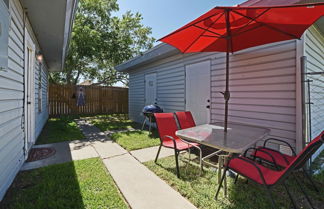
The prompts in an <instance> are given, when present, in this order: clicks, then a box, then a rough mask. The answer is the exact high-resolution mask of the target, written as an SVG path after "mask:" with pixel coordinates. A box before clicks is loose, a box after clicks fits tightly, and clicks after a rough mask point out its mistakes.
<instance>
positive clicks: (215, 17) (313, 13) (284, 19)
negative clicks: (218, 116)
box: [160, 3, 324, 131]
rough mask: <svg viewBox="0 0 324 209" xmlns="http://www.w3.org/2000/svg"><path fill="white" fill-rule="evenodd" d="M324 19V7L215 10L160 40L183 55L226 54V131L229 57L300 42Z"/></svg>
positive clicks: (224, 8) (322, 4)
mask: <svg viewBox="0 0 324 209" xmlns="http://www.w3.org/2000/svg"><path fill="white" fill-rule="evenodd" d="M323 15H324V3H317V4H303V5H291V6H275V7H215V8H213V9H212V10H210V11H209V12H207V13H205V14H204V15H202V16H200V17H199V18H197V19H196V20H194V21H192V22H190V23H189V24H187V25H185V26H183V27H181V28H180V29H178V30H176V31H175V32H173V33H171V34H169V35H167V36H165V37H164V38H162V39H160V41H163V42H165V43H168V44H170V45H172V46H174V47H176V48H178V49H179V50H180V51H181V52H183V53H191V52H226V53H227V55H226V88H225V91H224V92H222V94H223V95H224V99H225V131H227V118H228V102H229V99H230V92H229V53H234V52H236V51H239V50H243V49H246V48H250V47H254V46H259V45H263V44H268V43H273V42H278V41H285V40H290V39H299V38H300V37H301V36H302V35H303V33H304V32H305V30H306V29H307V28H309V27H310V26H311V25H312V24H313V23H314V22H316V20H318V19H319V18H320V17H321V16H323Z"/></svg>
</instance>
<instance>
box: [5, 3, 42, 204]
mask: <svg viewBox="0 0 324 209" xmlns="http://www.w3.org/2000/svg"><path fill="white" fill-rule="evenodd" d="M9 12H10V26H9V44H8V69H7V72H0V170H1V173H0V200H1V199H2V198H3V196H4V194H5V192H6V190H7V189H8V187H9V186H10V184H11V183H12V181H13V180H14V178H15V176H16V174H17V173H18V171H19V169H20V167H21V166H22V164H23V162H24V160H25V155H24V142H25V133H24V124H23V122H24V118H23V112H24V21H23V18H24V15H23V8H22V6H21V4H20V2H19V1H18V0H11V1H9ZM35 44H36V45H37V43H35ZM35 66H36V67H37V63H36V65H35ZM35 71H36V72H37V69H36V70H35ZM43 73H45V74H47V73H46V69H45V68H44V70H43ZM35 76H36V77H37V79H38V76H37V75H35ZM43 79H44V81H43V86H44V88H43V94H46V93H45V91H46V90H47V80H46V79H47V75H46V76H43ZM45 80H46V81H45ZM36 86H37V85H35V87H36ZM35 92H36V94H37V91H35ZM43 98H45V99H44V100H43V103H44V102H45V103H44V104H43V105H44V107H46V106H47V105H46V101H47V99H46V96H45V97H43ZM36 99H37V95H36ZM36 104H37V102H36ZM36 108H37V106H36ZM37 113H38V111H36V114H37ZM46 119H47V108H43V113H41V114H38V115H37V118H36V121H37V124H38V125H37V130H35V131H36V132H37V133H39V132H40V130H41V127H42V126H43V124H44V123H45V121H46Z"/></svg>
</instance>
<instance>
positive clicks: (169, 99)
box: [129, 53, 215, 122]
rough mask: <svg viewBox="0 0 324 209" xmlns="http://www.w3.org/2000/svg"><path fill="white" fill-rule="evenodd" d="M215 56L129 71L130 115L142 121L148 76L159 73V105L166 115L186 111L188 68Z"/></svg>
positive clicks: (179, 58) (182, 58)
mask: <svg viewBox="0 0 324 209" xmlns="http://www.w3.org/2000/svg"><path fill="white" fill-rule="evenodd" d="M214 55H215V53H201V54H195V55H193V54H186V55H176V56H173V57H170V58H167V59H163V60H161V61H158V62H155V63H153V64H151V65H148V66H145V67H142V68H139V69H136V70H133V71H130V72H129V116H130V119H132V120H134V121H136V122H143V116H142V115H141V112H142V109H143V107H144V101H145V98H144V97H145V92H144V91H145V86H144V78H145V74H149V73H153V72H156V73H157V105H158V106H160V107H162V108H163V110H164V112H176V111H184V110H185V95H186V94H185V80H186V79H185V65H186V64H190V63H194V62H200V61H203V60H206V59H208V58H209V59H211V58H212V57H213V56H214Z"/></svg>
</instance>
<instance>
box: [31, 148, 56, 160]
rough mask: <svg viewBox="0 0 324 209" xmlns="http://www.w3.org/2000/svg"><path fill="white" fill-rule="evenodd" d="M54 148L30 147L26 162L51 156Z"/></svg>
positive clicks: (54, 151)
mask: <svg viewBox="0 0 324 209" xmlns="http://www.w3.org/2000/svg"><path fill="white" fill-rule="evenodd" d="M55 153H56V150H55V149H53V148H49V147H46V148H32V149H31V150H30V152H29V155H28V159H27V162H33V161H37V160H43V159H46V158H49V157H51V156H53V155H54V154H55Z"/></svg>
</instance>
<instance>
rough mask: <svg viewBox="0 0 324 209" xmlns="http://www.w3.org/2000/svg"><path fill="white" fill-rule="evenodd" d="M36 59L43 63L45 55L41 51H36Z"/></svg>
mask: <svg viewBox="0 0 324 209" xmlns="http://www.w3.org/2000/svg"><path fill="white" fill-rule="evenodd" d="M36 59H37V61H38V62H40V63H42V62H43V55H42V54H41V53H40V52H37V53H36Z"/></svg>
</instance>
